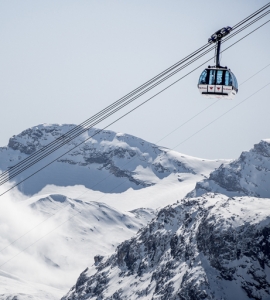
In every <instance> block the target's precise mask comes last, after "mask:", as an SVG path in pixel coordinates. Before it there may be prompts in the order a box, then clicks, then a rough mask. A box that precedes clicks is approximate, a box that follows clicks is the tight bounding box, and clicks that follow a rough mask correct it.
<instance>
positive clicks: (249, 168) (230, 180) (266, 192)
mask: <svg viewBox="0 0 270 300" xmlns="http://www.w3.org/2000/svg"><path fill="white" fill-rule="evenodd" d="M206 192H217V193H222V194H225V195H228V196H239V195H250V196H255V197H265V198H270V139H267V140H262V141H261V142H260V143H258V144H255V145H254V148H253V149H251V150H250V151H245V152H242V154H241V155H240V157H239V159H237V160H235V161H232V162H230V163H226V164H222V165H221V166H220V167H219V168H218V169H217V170H215V171H214V172H212V173H211V174H210V177H209V179H205V180H203V181H201V182H198V183H197V184H196V188H195V190H194V191H193V192H192V193H191V194H190V195H192V196H193V197H194V196H200V195H202V194H204V193H206Z"/></svg>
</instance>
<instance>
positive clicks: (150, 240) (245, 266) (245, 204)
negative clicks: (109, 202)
mask: <svg viewBox="0 0 270 300" xmlns="http://www.w3.org/2000/svg"><path fill="white" fill-rule="evenodd" d="M269 207H270V206H269V199H259V198H254V197H237V198H229V197H227V196H224V195H219V194H211V193H210V194H205V195H204V196H202V197H198V198H190V199H184V200H182V201H180V202H179V203H177V204H175V205H173V206H168V207H166V208H164V209H162V210H160V212H159V213H158V215H157V217H156V218H155V219H153V220H152V221H151V222H150V224H149V225H147V226H146V227H144V228H142V229H141V230H139V232H138V234H137V235H136V236H135V237H134V238H132V239H130V240H127V241H125V242H124V243H122V244H121V245H119V246H118V247H117V250H116V253H115V254H114V255H112V256H110V257H109V258H107V259H105V258H104V259H103V260H102V261H101V262H100V263H99V264H98V265H97V266H96V265H93V266H92V267H91V268H89V269H86V270H85V271H84V272H83V273H82V274H81V276H80V277H79V279H78V281H77V284H76V285H74V286H73V288H72V289H71V290H70V292H69V293H68V294H67V295H66V296H65V297H63V298H62V299H65V300H71V299H74V300H75V299H104V300H109V299H134V300H135V299H171V300H176V299H181V300H187V299H188V300H191V299H192V300H199V299H209V300H210V299H224V300H230V299H235V298H236V296H235V295H237V299H247V298H253V299H268V298H269V293H270V279H269V278H270V277H269V276H270V271H269V270H270V255H269V247H270V244H269V238H270V230H269V228H270V219H269V213H270V210H269ZM267 297H268V298H267Z"/></svg>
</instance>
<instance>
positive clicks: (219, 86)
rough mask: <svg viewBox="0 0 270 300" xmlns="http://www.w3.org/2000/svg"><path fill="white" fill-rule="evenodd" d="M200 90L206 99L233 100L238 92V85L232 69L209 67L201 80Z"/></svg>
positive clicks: (199, 83)
mask: <svg viewBox="0 0 270 300" xmlns="http://www.w3.org/2000/svg"><path fill="white" fill-rule="evenodd" d="M198 89H199V91H200V93H201V94H202V95H203V96H204V97H206V98H220V99H233V98H234V97H235V95H236V94H237V92H238V84H237V80H236V77H235V76H234V74H233V72H232V71H231V70H230V69H228V68H226V67H210V66H209V67H208V68H207V69H205V70H204V71H203V72H202V74H201V76H200V78H199V82H198Z"/></svg>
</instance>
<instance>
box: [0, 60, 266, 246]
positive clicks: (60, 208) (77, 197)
mask: <svg viewBox="0 0 270 300" xmlns="http://www.w3.org/2000/svg"><path fill="white" fill-rule="evenodd" d="M269 66H270V63H269V64H268V65H266V66H265V67H263V68H262V69H260V70H259V71H257V72H256V73H255V74H253V75H252V76H250V77H249V78H248V79H246V80H245V81H243V82H241V83H240V84H239V86H242V85H243V84H244V83H246V82H247V81H249V80H250V79H251V78H253V77H254V76H256V75H258V74H259V73H260V72H262V71H263V70H264V69H266V68H267V67H269ZM266 86H267V85H266ZM266 86H264V87H263V88H265V87H266ZM263 88H262V89H263ZM249 98H250V97H249ZM246 100H247V99H246ZM219 101H220V100H217V101H215V102H213V103H212V104H210V105H208V106H207V107H206V108H204V109H203V110H201V111H199V112H198V113H197V114H195V115H193V116H192V117H191V118H189V119H188V120H187V121H185V122H184V123H182V124H181V125H179V126H178V127H177V128H175V129H174V130H172V131H170V132H169V133H168V134H166V135H165V136H163V137H162V138H161V139H159V140H158V141H156V142H155V144H157V143H158V142H160V141H162V140H163V139H165V138H166V137H167V136H169V135H170V134H172V133H173V132H175V131H176V130H178V129H179V128H181V127H183V126H184V125H186V124H187V123H189V122H190V121H191V120H193V119H194V118H195V117H197V116H198V115H200V114H201V113H203V112H204V111H206V110H207V109H209V108H210V107H211V106H213V105H214V104H216V103H217V102H219ZM243 102H244V101H241V104H242V103H243ZM234 107H236V106H234ZM220 117H222V116H220ZM213 122H215V120H214V121H213ZM213 122H210V123H211V124H212V123H213ZM211 124H207V126H206V127H208V126H210V125H211ZM204 128H205V127H204ZM200 131H202V130H199V131H197V132H195V134H193V135H192V136H194V135H196V134H197V133H199V132H200ZM190 138H191V137H190ZM188 139H189V138H188ZM188 139H186V140H188ZM183 143H184V141H182V142H181V143H180V144H183ZM180 144H178V145H177V146H175V147H173V148H172V149H175V148H176V147H178V146H179V145H180ZM133 160H134V157H133V158H131V159H130V160H129V161H128V162H126V163H125V164H124V165H123V166H126V165H128V164H130V163H131V162H132V161H133ZM110 176H112V174H109V175H107V176H106V177H104V178H103V179H102V180H100V181H99V182H97V183H95V184H94V185H93V186H92V187H91V188H94V187H96V186H97V185H99V184H100V183H101V182H103V181H104V180H106V179H107V178H109V177H110ZM122 184H124V182H122V183H120V184H118V185H116V186H115V187H114V188H112V189H111V190H110V192H112V191H114V190H115V189H116V188H118V187H119V186H120V185H122ZM87 192H88V191H85V192H83V193H80V194H79V195H78V196H76V197H75V198H76V199H79V198H80V197H81V196H83V195H84V194H86V193H87ZM103 197H104V195H103V196H101V197H100V198H98V200H96V201H99V200H100V199H102V198H103ZM68 206H69V204H67V205H65V206H63V207H59V209H58V210H57V211H56V212H55V213H54V214H52V215H50V216H49V217H47V218H46V219H44V220H43V221H41V222H40V223H38V224H37V225H35V226H34V227H32V228H31V229H30V230H28V231H27V232H25V233H24V234H22V235H21V236H19V237H18V238H16V239H15V240H13V241H12V242H10V243H9V244H8V245H6V246H5V247H4V248H2V249H0V252H2V251H4V250H5V249H7V248H8V247H10V246H12V245H13V244H14V243H16V242H17V241H18V240H20V239H21V238H23V237H24V236H26V235H27V234H28V233H30V232H31V231H33V230H34V229H36V228H37V227H39V226H40V225H41V224H43V223H45V222H46V221H48V220H49V219H51V218H52V217H54V216H55V215H56V214H57V213H59V212H60V211H61V210H63V209H65V208H66V207H68Z"/></svg>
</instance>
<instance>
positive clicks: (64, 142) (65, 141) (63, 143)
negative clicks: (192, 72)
mask: <svg viewBox="0 0 270 300" xmlns="http://www.w3.org/2000/svg"><path fill="white" fill-rule="evenodd" d="M267 13H269V11H268V12H266V14H267ZM261 17H262V16H260V17H258V18H257V19H259V18H261ZM255 21H256V20H253V21H252V22H250V23H249V24H247V25H246V26H245V27H243V29H245V28H247V27H248V26H250V25H251V24H253V23H254V22H255ZM243 29H242V28H241V29H239V30H238V31H237V32H235V33H234V34H232V35H231V36H229V37H227V38H226V39H224V42H225V41H226V40H228V39H229V38H231V37H233V36H234V35H235V34H237V33H239V32H240V31H241V30H243ZM210 51H211V50H210V49H209V50H207V51H205V53H204V54H201V55H200V56H198V57H197V58H195V59H193V60H192V61H191V62H189V63H187V64H186V65H184V66H183V67H181V68H180V69H178V70H176V71H174V72H173V73H172V74H169V75H167V77H166V78H164V79H162V80H160V81H159V82H158V83H156V84H155V85H154V86H152V87H151V88H153V87H155V86H156V85H157V84H159V83H161V82H163V81H164V80H166V79H167V78H169V77H171V76H172V75H174V74H175V73H176V72H179V71H180V70H181V69H183V68H184V67H186V66H187V65H189V64H190V63H192V62H194V61H195V60H197V59H198V58H200V57H202V56H203V55H205V54H206V53H207V52H210ZM148 90H149V88H148ZM148 90H147V91H148ZM147 91H145V92H147ZM145 92H142V93H141V94H140V95H137V96H136V97H135V98H133V99H131V100H130V101H128V103H126V104H124V105H122V106H121V107H120V108H117V109H115V110H114V111H113V112H110V113H109V114H107V115H106V116H104V117H103V118H102V119H101V120H99V121H98V122H100V121H102V120H104V119H105V118H107V117H108V116H109V115H111V114H113V113H115V112H116V111H118V110H119V109H121V108H122V107H124V106H126V105H127V104H129V103H130V102H132V101H134V100H135V99H137V98H138V97H139V96H141V95H142V94H143V93H145ZM96 124H97V122H95V123H94V124H93V125H92V126H94V125H96ZM88 129H89V128H87V129H83V130H81V131H80V132H79V133H77V134H76V136H75V137H77V136H79V135H81V134H82V133H83V132H85V131H87V130H88ZM75 137H74V136H73V137H70V138H69V136H67V138H69V139H68V140H64V141H63V142H62V143H61V144H60V145H59V146H58V147H57V149H59V148H60V147H61V146H62V145H65V144H66V143H68V142H69V141H70V140H72V139H74V138H75ZM42 149H44V148H41V150H42ZM57 149H52V150H51V152H50V153H49V154H51V153H52V152H54V151H55V150H57ZM41 152H42V151H41ZM49 154H44V155H43V156H42V157H41V158H38V160H37V161H36V162H38V161H40V160H41V159H43V158H44V157H46V156H48V155H49ZM36 162H32V163H31V165H30V166H32V165H33V164H34V163H36ZM30 166H29V165H28V166H26V167H25V168H23V170H22V171H24V170H25V169H26V168H29V167H30ZM9 171H10V173H11V171H15V172H16V170H13V168H11V169H10V170H9ZM22 171H21V172H22ZM18 172H20V171H17V173H15V174H14V173H11V174H9V175H12V176H13V177H12V178H14V177H15V176H16V175H18V174H19V173H18ZM6 179H7V178H6ZM9 179H11V176H9ZM9 179H7V180H6V181H8V180H9ZM6 181H5V182H6ZM5 182H3V180H2V182H1V183H0V184H3V183H5Z"/></svg>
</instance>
